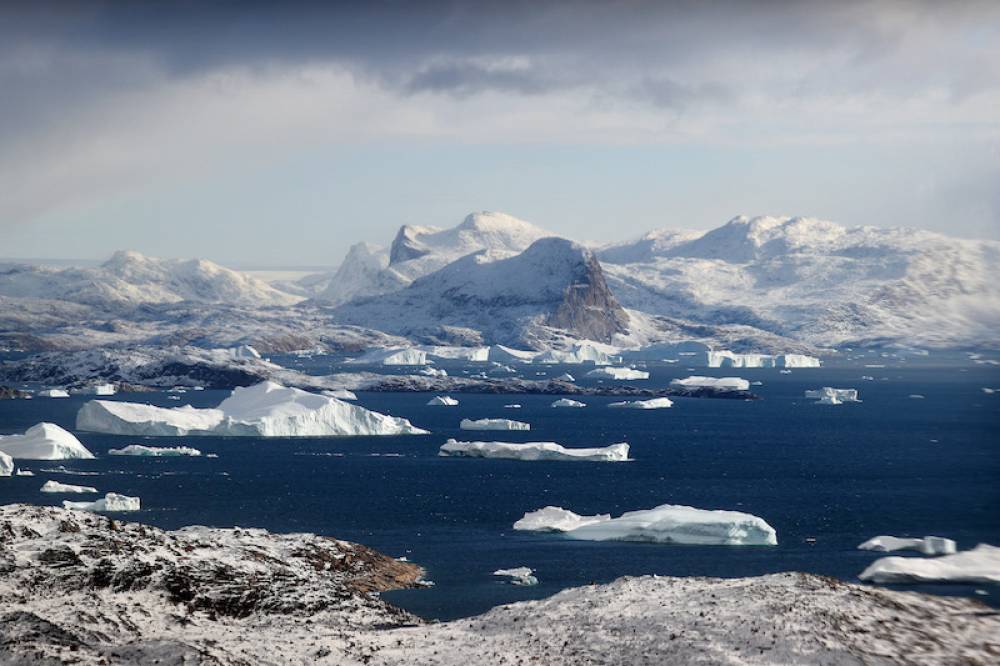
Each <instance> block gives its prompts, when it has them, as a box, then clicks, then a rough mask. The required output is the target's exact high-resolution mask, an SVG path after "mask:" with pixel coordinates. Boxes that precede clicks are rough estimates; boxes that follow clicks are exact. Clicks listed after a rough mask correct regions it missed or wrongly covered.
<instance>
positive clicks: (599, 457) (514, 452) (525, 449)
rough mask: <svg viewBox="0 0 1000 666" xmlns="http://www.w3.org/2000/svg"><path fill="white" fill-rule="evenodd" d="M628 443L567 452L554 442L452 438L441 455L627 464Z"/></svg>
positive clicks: (442, 447)
mask: <svg viewBox="0 0 1000 666" xmlns="http://www.w3.org/2000/svg"><path fill="white" fill-rule="evenodd" d="M628 449H629V446H628V444H625V443H621V444H612V445H611V446H603V447H597V448H589V449H567V448H565V447H563V446H561V445H559V444H556V443H555V442H528V443H526V444H511V443H508V442H459V441H456V440H454V439H449V440H448V441H447V442H445V443H444V444H443V445H442V446H441V449H440V451H438V455H441V456H465V457H468V458H504V459H508V460H527V461H537V460H578V461H585V462H625V461H627V460H628Z"/></svg>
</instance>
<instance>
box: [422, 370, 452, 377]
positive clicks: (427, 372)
mask: <svg viewBox="0 0 1000 666" xmlns="http://www.w3.org/2000/svg"><path fill="white" fill-rule="evenodd" d="M420 374H421V375H427V376H428V377H447V376H448V371H447V370H445V369H444V368H441V369H440V370H439V369H437V368H421V369H420Z"/></svg>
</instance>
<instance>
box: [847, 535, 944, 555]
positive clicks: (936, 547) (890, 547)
mask: <svg viewBox="0 0 1000 666" xmlns="http://www.w3.org/2000/svg"><path fill="white" fill-rule="evenodd" d="M858 549H859V550H874V551H878V552H882V553H890V552H892V551H895V550H918V551H920V552H921V553H923V554H924V555H952V554H954V553H955V552H956V550H957V548H956V546H955V542H954V541H952V540H951V539H945V538H944V537H937V536H925V537H923V538H919V539H918V538H900V537H894V536H877V537H873V538H871V539H869V540H868V541H865V542H864V543H862V544H860V545H859V546H858Z"/></svg>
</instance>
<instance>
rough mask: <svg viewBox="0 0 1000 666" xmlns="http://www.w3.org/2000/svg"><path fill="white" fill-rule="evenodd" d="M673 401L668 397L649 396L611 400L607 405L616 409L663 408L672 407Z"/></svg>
mask: <svg viewBox="0 0 1000 666" xmlns="http://www.w3.org/2000/svg"><path fill="white" fill-rule="evenodd" d="M673 406H674V403H673V401H672V400H671V399H670V398H650V399H649V400H626V401H625V402H612V403H609V404H608V407H612V408H617V409H665V408H667V407H673Z"/></svg>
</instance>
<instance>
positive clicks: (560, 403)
mask: <svg viewBox="0 0 1000 666" xmlns="http://www.w3.org/2000/svg"><path fill="white" fill-rule="evenodd" d="M552 406H553V407H586V406H587V405H585V404H584V403H582V402H578V401H576V400H570V399H569V398H559V399H558V400H556V401H555V402H553V403H552Z"/></svg>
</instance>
